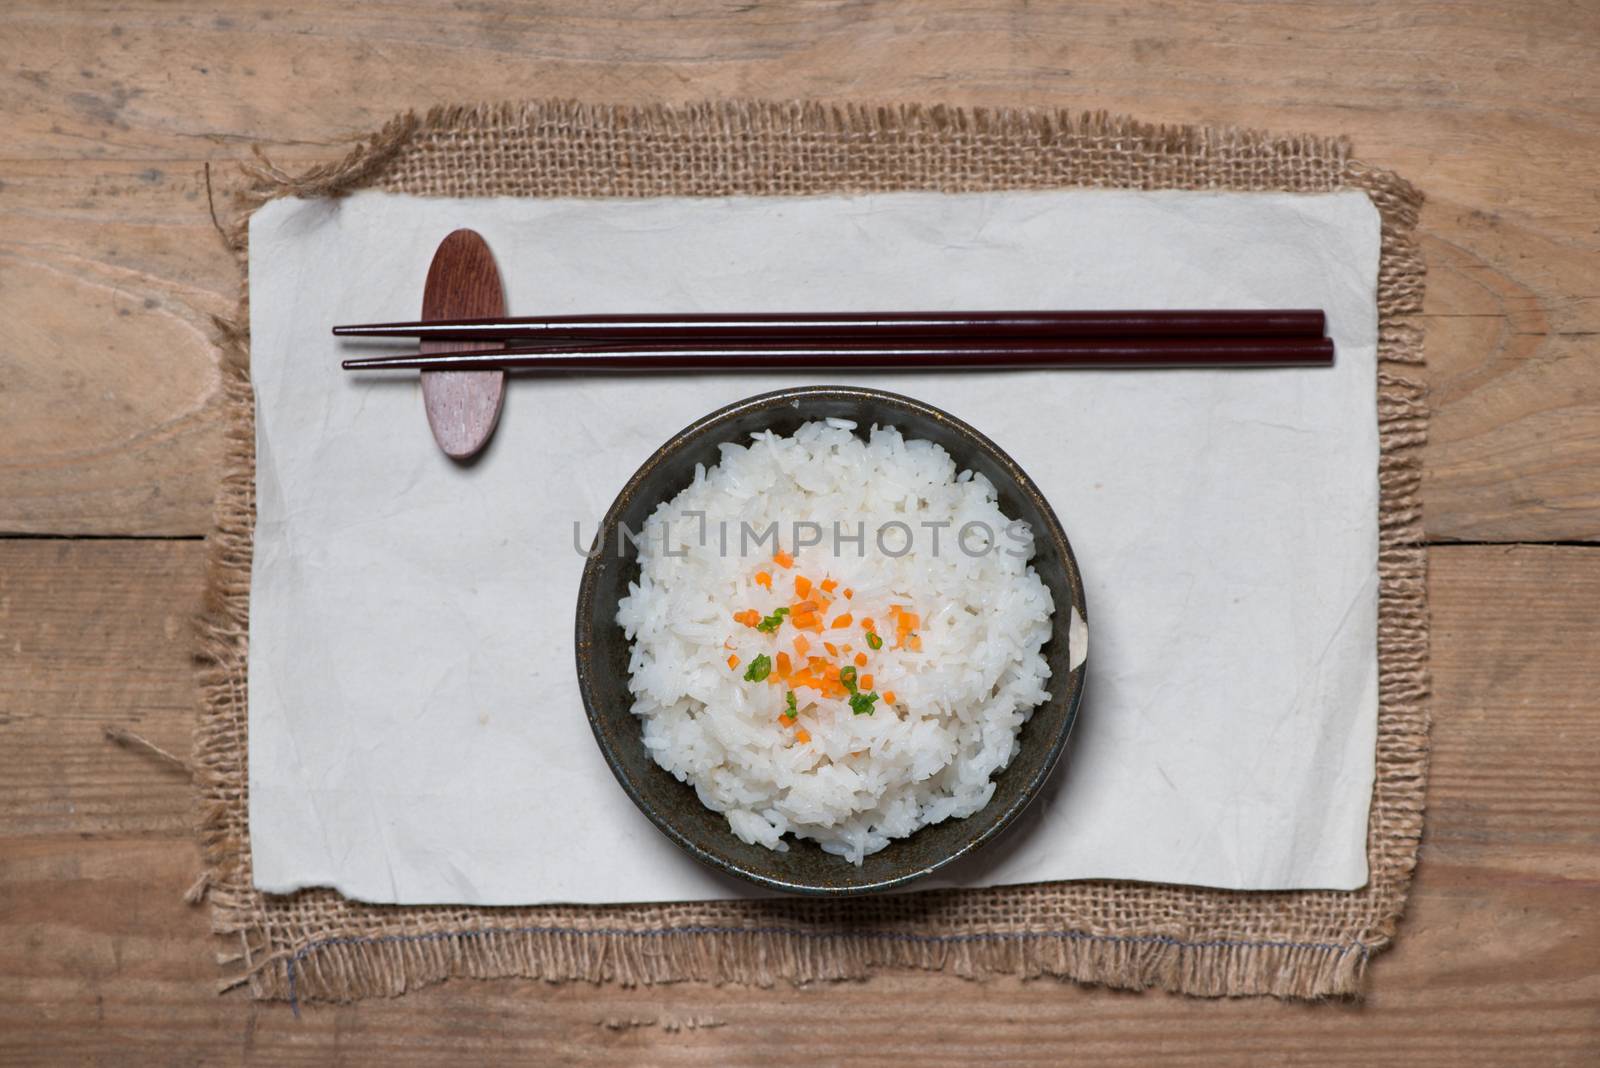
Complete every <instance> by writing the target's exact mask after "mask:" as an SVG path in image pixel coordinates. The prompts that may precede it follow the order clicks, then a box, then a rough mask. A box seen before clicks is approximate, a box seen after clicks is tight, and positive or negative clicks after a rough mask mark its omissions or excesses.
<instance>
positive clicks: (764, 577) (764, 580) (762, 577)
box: [756, 571, 772, 590]
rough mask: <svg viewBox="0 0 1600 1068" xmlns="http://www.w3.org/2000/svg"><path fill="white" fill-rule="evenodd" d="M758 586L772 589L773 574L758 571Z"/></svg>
mask: <svg viewBox="0 0 1600 1068" xmlns="http://www.w3.org/2000/svg"><path fill="white" fill-rule="evenodd" d="M756 585H757V586H765V587H766V588H767V589H769V590H770V589H772V573H771V572H769V571H757V572H756Z"/></svg>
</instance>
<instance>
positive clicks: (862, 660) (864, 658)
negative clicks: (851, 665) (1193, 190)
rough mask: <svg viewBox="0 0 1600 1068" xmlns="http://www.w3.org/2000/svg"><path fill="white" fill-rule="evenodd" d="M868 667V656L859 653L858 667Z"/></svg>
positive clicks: (857, 655) (857, 658) (857, 656)
mask: <svg viewBox="0 0 1600 1068" xmlns="http://www.w3.org/2000/svg"><path fill="white" fill-rule="evenodd" d="M866 666H867V654H866V653H857V654H856V667H866Z"/></svg>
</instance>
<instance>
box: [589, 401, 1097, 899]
mask: <svg viewBox="0 0 1600 1068" xmlns="http://www.w3.org/2000/svg"><path fill="white" fill-rule="evenodd" d="M823 399H846V400H854V401H869V402H872V403H876V404H884V405H887V406H888V407H889V408H891V409H893V408H900V409H909V410H910V411H912V412H915V413H916V414H918V415H921V416H923V417H925V418H929V419H933V420H935V421H937V422H940V423H943V424H945V425H946V426H948V427H950V428H952V429H953V430H955V432H956V433H957V434H958V435H959V436H961V437H964V438H966V439H967V440H968V441H970V442H971V443H972V444H973V445H974V446H976V447H977V448H978V449H979V450H981V451H983V452H985V453H987V454H988V456H989V459H991V460H993V461H994V462H995V463H997V464H998V465H999V466H1000V467H1002V468H1003V469H1004V470H1005V472H1006V474H1007V475H1009V476H1010V478H1011V480H1012V481H1013V482H1014V483H1015V485H1016V488H1017V490H1018V491H1019V492H1021V493H1023V494H1024V495H1026V496H1027V497H1029V498H1031V500H1032V503H1033V505H1034V507H1035V508H1037V509H1038V511H1039V514H1040V515H1041V516H1043V517H1044V520H1045V524H1046V527H1047V529H1046V531H1045V535H1046V537H1047V538H1048V539H1049V540H1050V541H1051V542H1052V543H1054V545H1055V547H1056V551H1057V552H1058V553H1060V555H1061V563H1062V566H1063V567H1064V569H1065V570H1066V577H1067V586H1068V588H1069V590H1070V591H1071V593H1072V604H1071V605H1069V606H1068V609H1069V616H1068V617H1065V618H1064V617H1062V616H1061V614H1060V608H1059V607H1057V609H1056V618H1057V620H1058V626H1059V627H1060V628H1061V633H1065V629H1066V627H1067V625H1068V623H1067V621H1068V619H1070V610H1071V609H1072V608H1076V609H1077V610H1078V615H1079V617H1080V618H1081V619H1082V620H1083V621H1084V623H1085V625H1087V624H1088V620H1089V613H1088V607H1087V604H1086V602H1085V600H1084V593H1083V581H1082V577H1081V576H1080V574H1079V572H1078V561H1077V558H1076V557H1074V556H1073V554H1072V545H1071V543H1069V542H1068V541H1067V535H1066V532H1065V531H1064V530H1063V529H1062V528H1061V521H1060V520H1059V519H1057V518H1056V513H1055V510H1054V509H1053V508H1051V507H1050V502H1049V501H1048V500H1047V499H1046V498H1045V496H1044V494H1043V493H1042V492H1041V491H1040V489H1039V487H1038V486H1036V485H1034V482H1033V479H1031V478H1029V477H1028V475H1027V473H1026V472H1025V471H1023V470H1022V468H1021V467H1020V466H1018V465H1017V462H1016V461H1015V460H1013V459H1012V458H1011V457H1010V455H1009V454H1007V453H1006V451H1005V450H1004V449H1002V448H1000V446H998V445H996V444H995V443H994V442H993V441H991V440H990V439H989V438H988V437H987V436H986V435H985V434H983V433H982V432H981V431H979V430H977V429H976V428H974V427H973V426H971V425H970V424H969V423H966V422H964V421H963V420H961V419H958V418H956V417H955V416H953V415H951V414H950V413H949V412H946V411H944V410H942V409H940V408H936V407H934V406H933V405H931V404H928V403H926V402H924V401H919V400H917V399H916V398H914V397H908V396H905V395H904V394H902V393H890V392H888V391H887V390H879V389H867V388H864V387H860V386H795V387H791V388H789V389H780V390H775V391H773V392H771V393H761V394H757V395H756V396H753V397H746V398H745V399H743V400H740V401H735V402H734V403H732V404H729V405H727V406H726V407H723V408H719V409H717V410H716V411H714V412H712V413H710V414H709V415H706V416H703V417H701V418H700V419H697V420H695V421H694V422H693V423H691V424H690V425H688V426H687V427H684V428H683V429H682V430H680V431H678V433H676V434H674V435H673V436H672V437H671V438H670V439H668V440H667V442H666V443H665V444H663V445H661V446H660V447H659V448H657V449H656V450H655V451H654V452H652V453H651V454H650V456H649V458H648V459H646V460H645V462H644V463H643V464H641V465H640V467H639V469H638V470H637V471H635V472H634V473H633V476H632V477H631V478H629V479H628V481H627V483H626V484H624V486H623V487H622V489H621V491H620V492H618V494H617V496H616V498H615V499H614V500H613V501H612V503H611V507H610V508H609V509H608V510H607V511H606V514H605V518H604V519H603V520H601V522H600V526H599V529H598V530H597V532H596V535H595V536H596V538H597V540H598V543H599V544H604V543H605V539H607V538H608V536H609V532H610V531H612V530H614V529H615V527H616V524H617V522H618V520H619V518H620V516H621V513H622V512H623V511H625V510H626V508H627V507H628V505H629V504H630V503H631V501H632V499H633V496H634V494H635V493H637V492H638V491H639V489H640V487H641V486H642V485H643V483H644V481H645V479H647V478H649V477H650V475H651V474H652V473H653V472H654V471H655V470H656V469H657V468H658V467H660V466H662V465H663V464H665V463H667V462H668V461H669V459H670V458H671V457H672V456H674V455H675V454H676V453H677V452H679V451H680V450H681V449H683V448H684V447H686V446H687V445H689V444H691V443H693V442H694V441H695V440H696V439H698V438H700V437H701V436H703V435H705V434H706V433H707V432H708V431H711V430H712V429H714V428H715V427H716V426H718V425H720V424H722V423H724V422H727V421H729V420H731V419H734V418H736V417H737V416H739V415H742V414H744V413H745V412H749V411H758V410H766V409H770V408H776V407H780V406H782V405H785V404H788V403H790V402H791V401H799V402H802V403H803V402H805V401H812V400H823ZM891 422H892V420H891ZM957 464H958V466H959V465H960V458H959V457H958V458H957ZM597 559H599V557H598V556H593V557H590V558H589V560H588V561H587V562H586V563H585V564H584V567H583V577H582V580H581V582H580V583H579V586H578V613H577V621H576V622H577V627H576V633H575V635H574V650H575V653H576V660H577V668H578V690H579V693H580V694H581V696H582V698H583V708H584V712H585V714H586V715H587V716H588V719H589V728H590V730H591V731H592V732H593V733H594V736H595V741H596V743H597V744H598V745H599V747H600V751H601V754H602V755H603V756H604V757H605V760H606V764H607V766H608V767H610V768H611V773H612V775H614V776H615V777H616V779H617V782H618V783H619V784H620V785H621V786H622V789H623V790H624V791H625V792H626V793H627V795H628V797H629V799H630V800H631V801H632V802H633V803H634V807H636V808H638V809H639V811H641V812H643V813H644V814H645V815H646V816H647V817H649V819H650V822H651V823H653V824H655V825H656V827H657V828H658V829H659V830H660V831H661V832H662V833H663V834H665V835H666V836H667V837H668V838H670V839H671V840H672V841H673V842H675V843H677V844H678V846H680V847H681V848H682V849H684V850H685V851H686V852H688V853H689V854H690V855H691V856H693V857H694V858H696V859H697V860H699V861H701V862H703V863H706V864H709V865H711V866H712V867H714V868H717V869H719V870H721V871H724V872H727V873H729V874H731V875H736V876H738V877H739V878H742V879H746V880H748V881H750V882H752V883H755V884H757V885H759V886H764V887H766V888H768V889H771V890H779V891H783V892H786V893H794V894H806V895H811V896H816V897H848V896H855V895H858V894H870V893H876V892H879V891H883V890H889V889H893V888H895V887H899V886H904V885H905V884H906V883H909V882H912V881H914V880H916V879H921V878H923V877H924V876H927V875H930V874H932V873H933V872H935V871H938V870H939V869H940V868H943V867H946V866H947V865H949V864H951V863H953V862H955V861H957V860H959V859H961V858H962V857H965V856H968V855H969V854H971V853H972V852H973V851H975V850H976V849H978V848H979V847H980V846H983V845H985V844H987V843H988V842H990V841H992V840H994V839H995V838H996V837H997V836H999V834H1000V833H1001V832H1002V831H1004V830H1005V829H1006V828H1007V827H1008V826H1010V825H1011V823H1012V822H1013V821H1015V820H1016V818H1017V817H1018V816H1019V815H1021V814H1022V812H1023V810H1024V809H1026V808H1027V807H1028V805H1029V804H1031V803H1032V802H1033V800H1034V798H1035V797H1037V796H1038V793H1039V791H1040V789H1041V788H1042V787H1043V786H1044V784H1045V782H1046V781H1047V780H1048V779H1049V778H1050V775H1051V773H1052V772H1053V771H1054V770H1055V767H1056V764H1057V763H1058V762H1059V761H1060V759H1061V754H1062V752H1063V751H1064V750H1065V749H1066V745H1067V740H1068V738H1069V737H1070V736H1071V734H1072V728H1073V726H1074V724H1076V722H1077V719H1078V706H1079V704H1080V702H1081V701H1082V699H1083V686H1084V679H1085V676H1086V675H1087V668H1088V660H1087V658H1085V660H1084V662H1083V663H1081V664H1079V665H1078V666H1077V667H1076V668H1074V669H1073V670H1072V676H1073V677H1074V682H1073V685H1072V692H1071V693H1070V694H1067V695H1062V696H1061V697H1057V696H1055V695H1052V696H1051V697H1050V698H1049V700H1050V701H1051V702H1054V701H1058V700H1062V699H1065V700H1067V701H1068V706H1067V712H1066V716H1065V718H1064V719H1063V721H1062V725H1061V729H1060V731H1059V732H1058V733H1057V734H1056V737H1055V738H1054V739H1053V740H1052V741H1051V743H1050V750H1049V752H1048V753H1047V754H1046V756H1045V759H1044V762H1043V763H1042V764H1041V765H1040V767H1039V770H1038V772H1036V773H1035V774H1034V776H1033V778H1032V779H1031V780H1029V782H1028V783H1027V784H1026V785H1025V786H1024V788H1023V789H1022V791H1021V792H1020V793H1019V794H1018V795H1017V797H1016V799H1015V800H1014V801H1012V803H1011V804H1010V806H1009V807H1008V808H1006V809H1005V810H1004V811H1002V812H1001V813H1000V814H999V815H997V816H994V817H990V822H988V824H987V825H986V826H984V827H983V828H982V829H981V830H979V831H978V832H976V833H975V834H974V835H973V836H972V837H971V838H970V839H968V840H967V841H966V842H965V843H963V844H962V846H961V847H960V848H959V849H956V850H953V851H952V852H950V853H949V854H947V855H945V856H943V857H940V858H939V859H938V860H935V861H933V862H931V863H928V864H924V865H922V866H920V867H918V868H917V869H916V870H915V871H909V872H906V873H904V874H901V875H895V876H892V877H890V878H887V879H880V880H878V881H877V882H874V883H863V884H857V885H852V886H843V887H841V886H816V885H812V884H807V883H793V882H788V881H786V880H783V879H777V878H773V877H772V876H770V875H764V874H762V873H761V872H757V871H751V870H750V869H748V868H746V867H744V866H742V865H741V864H739V863H737V862H735V861H733V860H731V859H729V858H728V857H725V856H721V855H719V854H717V853H714V852H711V851H710V850H707V849H705V848H703V847H702V846H700V845H699V844H697V843H695V842H694V841H691V840H690V839H689V838H688V837H687V836H686V835H684V834H683V833H682V832H681V831H680V830H679V829H678V828H677V827H676V826H674V825H673V823H672V821H671V820H669V819H667V818H665V817H664V816H663V815H662V813H660V812H658V811H657V810H656V807H655V806H654V805H652V804H650V803H648V802H647V801H646V800H645V799H644V798H643V797H642V796H641V795H640V793H639V790H638V788H637V787H636V786H635V785H634V783H633V780H632V779H631V778H630V777H629V775H628V773H627V772H626V771H625V770H624V768H623V765H622V763H621V760H620V759H619V757H618V754H617V753H616V752H615V751H614V750H613V747H612V746H611V744H610V743H609V742H608V741H607V738H606V735H605V732H604V731H602V730H601V729H600V723H599V718H600V717H599V713H598V712H597V711H596V709H595V700H594V694H593V685H592V679H591V671H590V662H591V659H592V656H593V652H594V628H593V623H594V610H593V602H594V598H595V590H594V587H595V582H596V567H595V561H596V560H597ZM985 807H987V806H985ZM983 812H984V809H979V810H978V811H977V812H974V813H973V814H972V816H970V817H966V818H968V819H971V818H974V817H976V816H978V815H979V814H981V813H983Z"/></svg>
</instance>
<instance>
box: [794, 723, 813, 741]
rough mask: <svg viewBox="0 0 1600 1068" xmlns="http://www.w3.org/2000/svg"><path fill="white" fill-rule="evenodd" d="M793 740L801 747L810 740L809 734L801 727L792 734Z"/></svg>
mask: <svg viewBox="0 0 1600 1068" xmlns="http://www.w3.org/2000/svg"><path fill="white" fill-rule="evenodd" d="M794 740H795V741H797V742H799V743H800V744H801V745H805V744H806V743H807V742H809V741H810V740H811V732H810V731H808V730H806V729H805V728H804V727H801V728H800V729H799V730H797V731H795V732H794Z"/></svg>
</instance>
